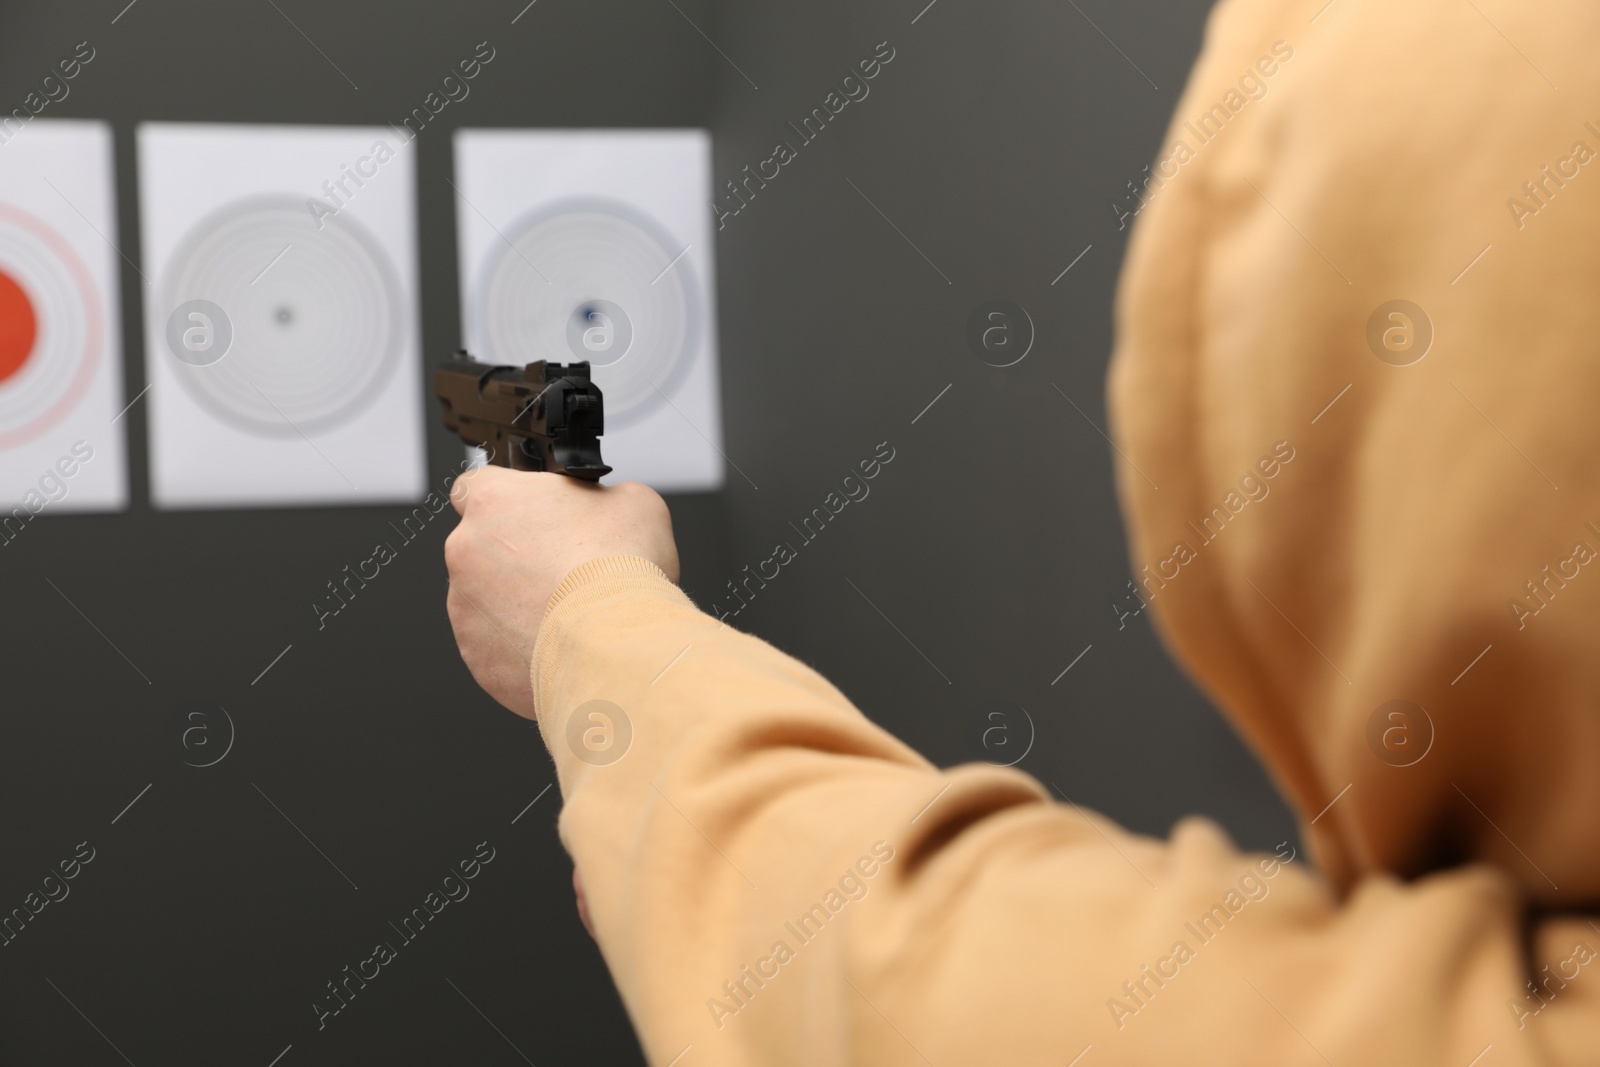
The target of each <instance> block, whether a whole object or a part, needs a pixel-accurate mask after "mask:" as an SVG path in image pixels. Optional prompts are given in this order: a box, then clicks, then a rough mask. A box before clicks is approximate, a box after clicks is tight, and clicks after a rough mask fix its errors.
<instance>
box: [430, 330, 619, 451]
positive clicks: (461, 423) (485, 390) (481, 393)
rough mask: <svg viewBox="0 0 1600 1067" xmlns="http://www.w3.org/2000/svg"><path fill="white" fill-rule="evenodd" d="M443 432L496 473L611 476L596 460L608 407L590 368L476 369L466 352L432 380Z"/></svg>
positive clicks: (555, 365) (530, 366) (447, 362)
mask: <svg viewBox="0 0 1600 1067" xmlns="http://www.w3.org/2000/svg"><path fill="white" fill-rule="evenodd" d="M433 391H434V394H435V395H437V396H438V398H439V403H441V404H443V405H444V425H445V429H447V430H452V431H454V432H455V433H456V434H458V435H459V436H460V437H461V440H462V441H464V442H465V443H467V444H469V445H477V446H479V447H480V448H482V449H483V450H484V451H485V452H487V453H488V456H489V462H490V463H492V464H494V465H495V466H497V467H510V468H511V469H512V470H519V471H548V472H549V473H551V474H566V475H570V476H571V477H573V478H581V479H583V480H584V481H586V482H597V481H599V480H600V478H601V477H602V476H604V475H607V474H610V473H611V468H610V467H608V466H606V464H605V463H604V462H603V461H602V460H601V459H600V435H601V434H602V433H604V432H605V407H604V403H603V401H602V399H601V396H600V387H599V386H597V385H595V384H594V382H593V381H592V380H590V378H589V364H588V363H586V362H583V363H568V364H566V365H565V366H563V365H562V364H560V363H546V362H545V361H544V360H539V361H538V362H536V363H529V364H528V365H527V366H526V367H511V366H497V365H495V364H492V363H480V362H478V361H477V360H475V359H473V358H472V357H471V356H470V355H468V354H467V350H466V349H464V348H461V349H457V350H456V351H454V352H452V353H450V358H449V359H447V360H445V362H444V363H443V364H442V365H441V366H440V367H439V368H438V369H437V370H435V371H434V372H433Z"/></svg>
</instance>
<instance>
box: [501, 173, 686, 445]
mask: <svg viewBox="0 0 1600 1067" xmlns="http://www.w3.org/2000/svg"><path fill="white" fill-rule="evenodd" d="M685 251H686V249H684V248H682V247H680V246H677V245H676V244H675V242H674V241H673V239H672V238H671V237H670V236H669V235H668V234H667V232H666V230H665V229H664V228H662V227H661V226H660V225H659V224H657V223H656V222H654V221H653V220H652V219H650V218H648V217H647V216H645V215H644V214H642V213H641V212H639V211H637V210H636V209H634V208H632V207H629V206H628V205H625V204H621V203H616V202H612V201H602V200H569V201H564V202H561V203H558V204H555V205H553V206H551V207H549V208H546V209H544V210H542V211H539V212H536V213H534V214H532V215H530V216H528V217H527V218H525V219H523V220H522V221H521V222H520V223H518V224H517V225H515V226H513V227H512V228H511V229H510V230H509V231H508V232H507V234H506V240H505V241H503V242H496V248H495V250H494V251H493V252H491V254H490V256H489V259H488V262H487V263H486V264H485V267H484V270H483V273H482V275H481V277H482V284H481V285H479V286H478V289H477V308H476V310H475V317H476V319H477V322H478V325H479V327H480V331H481V336H482V337H483V338H484V340H485V343H486V346H487V349H488V351H487V352H485V353H483V354H482V355H481V356H480V357H479V358H481V359H487V360H489V361H491V362H495V363H531V362H532V361H534V360H537V359H544V360H552V361H555V362H558V363H568V362H571V361H573V360H578V359H588V360H589V361H590V363H591V364H592V366H593V374H594V379H595V381H596V382H597V383H599V385H600V388H601V390H602V391H603V392H604V394H605V401H606V423H607V425H608V426H614V425H617V424H622V423H626V422H628V421H630V420H632V419H636V418H638V417H640V416H642V415H643V414H645V413H646V412H648V411H649V410H650V409H651V408H652V407H654V406H655V405H658V404H660V403H661V395H668V394H670V393H671V392H672V388H673V387H674V386H675V385H676V383H677V380H678V379H679V378H680V377H681V376H682V374H683V373H684V371H685V370H686V369H687V367H688V364H689V362H690V360H691V357H692V356H693V354H694V348H695V345H696V343H697V342H698V340H699V337H700V329H701V324H700V317H699V312H698V308H699V303H698V297H697V290H696V289H695V284H696V283H695V277H694V274H693V272H692V271H691V270H690V268H689V263H688V260H687V258H684V257H683V256H682V253H683V252H685ZM579 339H582V341H580V340H579ZM613 346H614V347H613ZM657 390H660V394H659V395H658V393H657Z"/></svg>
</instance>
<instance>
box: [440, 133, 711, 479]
mask: <svg viewBox="0 0 1600 1067" xmlns="http://www.w3.org/2000/svg"><path fill="white" fill-rule="evenodd" d="M454 149H455V170H456V178H455V182H456V191H457V196H456V234H457V241H458V249H459V260H460V277H461V307H462V321H463V323H464V327H465V332H466V344H467V348H468V350H469V351H470V352H471V353H472V354H473V355H474V356H475V357H477V358H478V359H480V360H483V361H485V362H489V363H505V364H522V363H530V362H532V361H534V360H538V359H543V360H548V361H552V362H558V363H570V362H574V361H577V360H587V361H588V362H589V364H590V366H591V368H592V373H593V376H594V380H595V381H596V383H598V384H599V386H600V389H601V391H602V392H603V393H604V395H605V434H604V436H603V437H601V439H600V440H601V452H602V453H603V454H604V456H605V461H606V462H607V463H609V464H610V465H611V466H612V467H614V468H615V469H616V470H615V473H614V474H612V475H611V476H610V477H609V478H608V479H607V481H616V480H621V479H627V480H632V481H641V482H645V483H646V484H648V485H651V486H653V487H655V488H656V489H659V490H663V491H674V490H676V491H694V490H714V489H720V488H721V487H722V483H723V458H722V454H721V448H722V409H721V406H720V403H719V400H718V380H717V330H716V314H715V294H716V275H715V256H714V250H715V244H714V239H713V237H712V232H711V213H710V211H709V210H708V209H707V207H706V204H707V202H708V201H709V200H710V199H711V138H710V135H709V134H708V133H707V132H706V131H704V130H458V131H457V132H456V134H455V142H454Z"/></svg>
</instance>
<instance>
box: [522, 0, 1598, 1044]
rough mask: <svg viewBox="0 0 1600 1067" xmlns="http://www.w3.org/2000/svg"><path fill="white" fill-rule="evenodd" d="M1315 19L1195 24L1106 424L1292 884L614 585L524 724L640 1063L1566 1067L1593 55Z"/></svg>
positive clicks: (1195, 665)
mask: <svg viewBox="0 0 1600 1067" xmlns="http://www.w3.org/2000/svg"><path fill="white" fill-rule="evenodd" d="M1322 5H1323V0H1307V2H1299V0H1296V2H1287V0H1229V2H1227V3H1225V4H1224V5H1223V6H1222V7H1221V8H1219V9H1218V11H1217V12H1216V13H1215V14H1214V16H1213V18H1212V23H1211V26H1210V29H1209V32H1208V36H1207V42H1206V46H1205V50H1204V53H1203V54H1202V56H1201V59H1200V61H1199V63H1198V65H1197V67H1196V70H1195V73H1194V75H1193V77H1192V79H1191V83H1190V85H1189V88H1188V91H1187V93H1186V94H1185V96H1184V99H1183V101H1182V103H1181V104H1180V105H1179V108H1178V112H1177V115H1176V117H1175V119H1174V121H1173V124H1172V128H1171V131H1170V132H1169V134H1168V137H1167V139H1166V141H1165V142H1164V143H1163V145H1162V148H1161V150H1160V151H1159V152H1158V155H1157V162H1156V163H1155V164H1154V165H1153V167H1152V175H1153V177H1152V180H1151V183H1150V185H1149V187H1148V188H1147V189H1146V190H1144V191H1142V194H1141V200H1142V205H1143V206H1142V207H1141V209H1140V211H1139V217H1138V220H1137V223H1136V229H1135V234H1134V237H1133V241H1132V244H1131V247H1130V251H1129V257H1128V263H1127V268H1126V274H1125V277H1124V282H1123V288H1122V292H1121V296H1120V301H1119V306H1118V350H1117V353H1116V357H1115V361H1114V364H1113V373H1112V380H1111V387H1110V392H1111V406H1112V413H1113V417H1114V421H1115V426H1116V431H1117V437H1118V439H1119V442H1120V448H1121V452H1122V453H1123V455H1124V456H1125V458H1124V459H1122V460H1121V461H1120V462H1119V468H1118V479H1119V485H1120V490H1121V494H1122V498H1123V503H1124V507H1125V509H1126V512H1127V514H1128V517H1129V520H1130V526H1131V528H1132V530H1133V534H1132V545H1131V552H1132V557H1133V566H1134V570H1135V575H1136V578H1137V580H1138V581H1139V583H1140V587H1141V591H1142V595H1143V596H1145V597H1146V598H1147V599H1148V601H1149V603H1150V604H1151V607H1152V609H1153V612H1154V614H1155V616H1156V618H1157V620H1158V622H1159V624H1160V626H1161V629H1162V632H1163V634H1164V636H1165V638H1166V640H1167V641H1168V643H1169V644H1170V646H1171V647H1172V649H1173V650H1174V652H1175V654H1176V655H1177V656H1178V657H1179V658H1180V659H1181V661H1182V662H1183V663H1184V665H1185V666H1186V667H1187V669H1188V670H1189V671H1190V672H1191V674H1192V675H1193V676H1194V677H1195V678H1197V679H1198V680H1199V681H1200V682H1201V684H1203V685H1204V686H1205V687H1206V688H1207V690H1208V691H1209V693H1210V694H1211V696H1212V697H1213V699H1214V700H1215V701H1216V702H1217V704H1218V705H1219V706H1220V707H1222V708H1223V709H1224V710H1225V711H1226V712H1227V714H1228V715H1229V716H1230V717H1231V718H1232V719H1233V721H1234V722H1235V723H1236V724H1237V726H1238V728H1239V729H1240V730H1241V731H1242V732H1243V733H1244V735H1245V736H1246V737H1247V738H1248V739H1249V740H1250V742H1251V743H1252V744H1253V745H1254V746H1255V748H1256V750H1257V752H1258V753H1259V754H1260V756H1261V758H1262V759H1263V760H1264V761H1265V762H1266V764H1267V765H1268V766H1269V767H1270V768H1271V770H1272V772H1273V774H1274V775H1275V776H1276V780H1277V781H1278V783H1279V785H1280V786H1281V788H1282V789H1283V790H1284V792H1285V793H1286V795H1288V797H1289V798H1290V799H1291V800H1292V802H1293V803H1294V804H1295V806H1296V808H1297V810H1298V812H1299V814H1300V817H1301V828H1302V834H1303V836H1304V838H1305V839H1306V840H1307V841H1308V842H1309V843H1310V847H1311V849H1312V851H1313V856H1312V857H1310V859H1314V861H1315V869H1314V868H1313V867H1312V865H1311V863H1310V862H1308V858H1307V857H1303V856H1297V855H1295V854H1294V853H1293V851H1292V850H1291V849H1289V848H1288V847H1286V846H1285V847H1283V848H1280V849H1279V850H1278V853H1277V854H1272V855H1257V854H1244V853H1241V852H1239V851H1237V850H1236V849H1235V848H1234V847H1233V846H1232V845H1231V844H1230V843H1229V842H1228V840H1227V839H1226V837H1225V835H1223V834H1222V833H1221V831H1220V830H1219V829H1217V828H1216V827H1215V826H1214V825H1213V824H1211V823H1209V822H1207V821H1205V820H1202V819H1192V820H1188V821H1186V822H1184V823H1182V824H1180V825H1179V826H1178V827H1177V828H1176V829H1175V830H1174V831H1173V833H1172V835H1171V837H1170V838H1168V839H1167V840H1157V839H1151V838H1146V837H1140V836H1136V835H1133V834H1130V833H1128V832H1127V831H1125V830H1123V829H1121V828H1119V827H1118V826H1116V825H1115V824H1113V823H1111V822H1110V821H1108V820H1106V819H1104V818H1102V817H1100V816H1098V815H1096V814H1094V813H1093V812H1090V811H1085V810H1083V809H1082V808H1080V807H1078V806H1077V805H1075V804H1073V803H1072V802H1071V801H1070V800H1069V799H1067V798H1066V797H1063V796H1060V795H1051V794H1050V792H1049V791H1047V790H1046V789H1045V788H1043V787H1041V785H1040V784H1039V783H1038V782H1036V781H1034V780H1033V779H1031V778H1029V777H1027V776H1026V775H1024V774H1021V773H1019V772H1017V771H1015V770H1007V769H1001V768H995V767H990V766H969V767H959V768H956V769H954V770H951V771H948V772H942V773H941V772H939V771H938V770H936V769H935V768H934V767H932V766H931V765H929V764H928V763H927V761H925V760H924V759H922V758H921V757H920V756H918V755H917V754H916V753H915V752H913V751H911V750H910V749H908V748H907V747H906V746H905V745H903V744H901V743H900V742H898V741H897V740H895V739H894V738H893V737H891V736H889V735H888V734H886V733H885V732H884V731H882V730H881V729H879V728H877V727H876V726H874V725H873V724H872V723H871V722H869V721H868V720H867V719H866V718H865V717H863V716H862V715H861V714H860V712H858V711H857V710H856V709H855V708H854V707H852V706H851V704H850V703H849V702H848V701H847V700H846V699H845V698H844V697H843V696H842V695H841V694H840V693H839V692H838V691H837V690H836V689H834V688H833V687H832V686H830V685H829V684H828V682H827V681H826V680H824V679H823V678H821V677H820V676H818V675H817V674H816V673H815V672H813V671H811V670H809V669H808V668H806V667H805V666H803V665H802V664H800V663H797V662H796V661H794V660H793V659H790V658H789V657H787V656H785V655H783V654H782V653H780V652H778V651H776V650H775V649H773V648H771V647H770V646H768V645H766V644H764V643H763V642H761V641H758V640H756V639H755V638H753V637H750V636H748V635H744V634H740V633H738V632H737V631H735V630H732V629H730V628H728V627H727V626H725V625H723V624H721V623H719V622H717V621H716V620H715V619H713V618H711V617H709V616H707V615H705V614H703V613H702V612H700V611H698V610H697V609H696V608H695V607H694V606H693V605H692V604H691V603H690V602H689V601H688V599H687V598H686V597H685V596H684V595H683V594H682V593H681V592H680V591H679V590H678V589H677V588H675V587H674V586H673V585H672V584H671V583H670V582H668V581H667V580H666V579H665V577H664V576H663V575H662V574H661V573H660V572H659V571H658V570H656V569H655V568H654V567H653V566H652V565H651V564H649V563H647V562H645V561H643V560H640V559H634V558H613V559H606V560H600V561H597V562H595V563H591V564H588V565H586V566H584V567H581V568H579V569H578V570H576V571H574V572H573V573H572V574H571V575H569V576H568V577H567V579H566V580H565V581H564V582H563V583H562V585H561V587H560V589H559V590H558V591H557V593H556V595H555V597H553V598H552V601H551V605H550V607H549V609H548V613H547V615H546V619H545V622H544V628H543V631H542V632H541V636H540V639H539V645H538V648H537V650H536V652H535V657H534V663H533V668H532V678H533V685H534V693H535V703H536V710H537V714H538V718H539V724H540V728H541V731H542V733H543V735H544V738H545V741H546V743H547V744H548V746H549V748H550V751H551V753H552V754H553V756H554V758H555V761H556V767H557V772H558V775H559V778H560V782H561V788H562V793H563V795H564V796H565V798H566V803H565V807H564V809H563V811H562V815H561V821H560V830H561V835H562V839H563V841H564V842H565V843H566V845H567V847H568V848H569V850H570V851H571V853H572V855H573V857H574V860H575V862H576V864H577V867H578V870H579V871H580V872H581V874H582V876H583V879H584V883H585V886H586V889H587V894H588V898H589V905H590V912H591V915H592V918H593V921H594V925H595V929H596V933H597V937H598V940H599V943H600V948H601V951H602V952H603V953H604V955H605V957H606V960H607V962H608V964H609V965H610V968H611V972H612V974H613V976H614V977H615V979H616V982H617V986H618V988H619V989H620V991H621V993H622V997H623V1000H624V1002H625V1003H626V1005H627V1007H628V1011H629V1013H630V1015H631V1017H632V1019H633V1022H634V1024H635V1026H636V1028H637V1030H638V1033H639V1035H640V1040H641V1042H642V1043H643V1046H644V1048H645V1051H646V1053H647V1055H648V1056H649V1058H650V1061H651V1063H653V1064H656V1065H658V1067H660V1065H669V1064H677V1065H681V1067H700V1065H711V1064H718V1065H721V1064H847V1063H870V1064H932V1065H937V1067H956V1065H966V1064H987V1063H1003V1064H1051V1065H1054V1067H1095V1065H1097V1064H1132V1065H1140V1064H1151V1065H1154V1064H1174V1063H1182V1064H1229V1065H1237V1064H1263V1065H1268V1064H1270V1065H1281V1064H1294V1063H1303V1064H1331V1065H1337V1067H1366V1065H1372V1064H1396V1065H1407V1067H1412V1065H1435V1064H1437V1065H1441V1067H1508V1065H1532V1064H1561V1065H1568V1064H1593V1063H1600V918H1596V915H1595V913H1594V908H1595V905H1596V901H1597V899H1600V859H1597V857H1596V845H1597V841H1596V829H1597V822H1600V804H1597V800H1600V798H1597V795H1596V793H1597V791H1600V774H1597V773H1596V771H1595V765H1596V762H1597V758H1600V734H1597V730H1600V727H1597V718H1596V713H1595V710H1594V697H1595V694H1596V692H1597V691H1600V685H1597V682H1600V679H1597V677H1596V669H1597V668H1596V657H1595V655H1594V651H1593V649H1594V637H1593V633H1594V623H1595V621H1596V619H1597V617H1600V567H1592V566H1590V563H1591V562H1592V561H1593V559H1594V558H1595V553H1596V550H1600V529H1597V527H1600V495H1597V493H1596V491H1595V490H1596V483H1597V481H1600V467H1597V465H1596V463H1595V462H1594V459H1593V457H1592V456H1591V455H1590V454H1589V453H1588V451H1587V449H1586V448H1584V447H1581V446H1580V445H1579V444H1578V440H1579V439H1575V438H1576V435H1577V434H1578V433H1579V428H1580V427H1582V426H1591V427H1593V426H1594V425H1595V417H1594V415H1593V412H1592V410H1591V409H1592V408H1593V406H1594V403H1595V398H1596V397H1600V361H1597V360H1596V359H1595V358H1594V356H1595V349H1596V347H1597V342H1596V338H1597V337H1600V321H1597V320H1600V300H1597V299H1596V298H1595V297H1594V295H1593V294H1592V293H1591V292H1589V291H1588V290H1590V289H1592V287H1593V285H1594V282H1595V279H1596V278H1600V167H1592V166H1590V164H1591V162H1592V161H1593V160H1594V159H1595V158H1596V152H1597V151H1600V132H1597V131H1596V129H1595V127H1600V64H1597V63H1595V62H1594V60H1593V56H1592V52H1593V42H1594V41H1596V40H1600V12H1596V11H1595V9H1593V8H1591V7H1586V6H1582V5H1579V4H1577V3H1575V2H1560V3H1552V4H1547V5H1541V6H1539V7H1538V8H1532V9H1530V8H1521V7H1516V6H1513V5H1511V4H1509V3H1506V2H1504V0H1460V2H1459V3H1458V2H1456V0H1450V2H1445V0H1409V2H1407V3H1403V4H1394V3H1391V4H1383V5H1379V4H1376V3H1374V2H1373V0H1333V2H1332V3H1330V4H1328V5H1327V6H1326V7H1323V6H1322ZM1319 9H1320V10H1319ZM1558 86H1559V88H1557V87H1558ZM1586 109H1587V110H1586ZM1590 122H1593V124H1594V126H1593V127H1591V126H1590V125H1589V123H1590ZM1180 143H1182V144H1183V146H1184V150H1179V149H1178V145H1179V144H1180ZM1591 171H1594V172H1595V173H1590V172H1591ZM1525 183H1526V184H1525ZM1590 183H1593V184H1594V185H1595V188H1594V189H1590V188H1589V185H1590ZM1585 353H1588V356H1587V357H1585V355H1584V354H1585ZM1589 434H1590V436H1589V438H1588V439H1590V440H1593V439H1594V434H1593V432H1592V431H1589ZM1591 571H1593V572H1595V573H1591ZM595 701H604V702H605V703H600V704H597V703H593V702H595Z"/></svg>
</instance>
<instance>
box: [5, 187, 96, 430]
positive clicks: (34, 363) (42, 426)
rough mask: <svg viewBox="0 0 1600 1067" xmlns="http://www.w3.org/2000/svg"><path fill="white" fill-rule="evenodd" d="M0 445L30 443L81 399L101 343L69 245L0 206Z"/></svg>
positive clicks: (88, 289) (91, 289)
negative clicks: (1, 317) (2, 317)
mask: <svg viewBox="0 0 1600 1067" xmlns="http://www.w3.org/2000/svg"><path fill="white" fill-rule="evenodd" d="M0 315H3V316H4V320H5V321H4V322H3V323H0V449H4V448H11V447H14V446H16V445H19V444H22V443H24V442H26V441H31V440H33V439H35V438H37V437H38V436H40V435H41V434H43V433H45V432H46V431H48V430H49V429H50V428H51V427H53V426H55V425H56V424H57V423H59V422H60V421H61V420H62V419H63V418H65V417H66V414H67V412H69V411H71V410H72V408H73V407H74V406H76V405H77V403H78V401H79V400H81V399H82V398H83V395H84V393H85V392H86V391H87V389H88V387H89V383H90V382H91V381H92V380H93V378H94V373H95V370H96V368H97V367H98V366H99V364H100V359H101V354H102V349H103V347H104V344H105V323H104V317H103V315H102V312H101V302H100V297H99V295H98V292H97V290H96V289H95V286H94V282H93V280H92V279H91V278H90V276H89V270H88V268H87V267H85V266H84V264H83V261H82V260H81V259H79V258H78V254H77V253H76V252H75V251H74V250H73V248H72V246H71V245H70V244H69V243H68V242H67V240H66V238H64V237H62V236H61V235H60V234H59V233H57V232H56V231H55V230H53V229H51V228H50V227H49V226H47V225H46V224H45V223H43V222H41V221H40V220H39V219H37V218H35V217H34V216H32V215H30V214H29V213H27V212H25V211H23V210H21V209H20V208H16V207H12V206H11V205H9V204H0Z"/></svg>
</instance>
